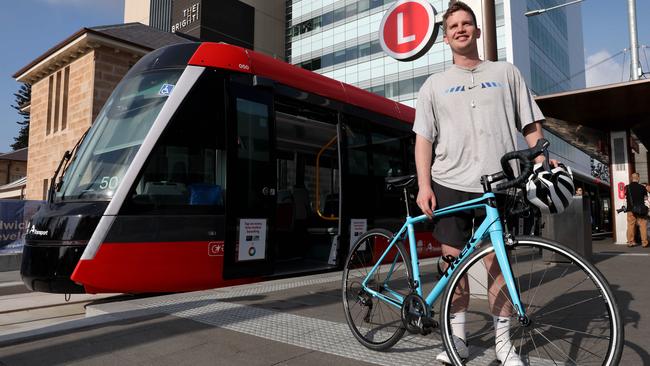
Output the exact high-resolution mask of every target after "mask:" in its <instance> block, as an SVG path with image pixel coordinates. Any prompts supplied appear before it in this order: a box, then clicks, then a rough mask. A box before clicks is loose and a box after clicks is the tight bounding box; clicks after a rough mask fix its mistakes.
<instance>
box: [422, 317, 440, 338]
mask: <svg viewBox="0 0 650 366" xmlns="http://www.w3.org/2000/svg"><path fill="white" fill-rule="evenodd" d="M436 328H438V322H437V321H435V320H434V319H431V318H425V319H422V328H421V329H420V334H422V335H427V334H430V333H431V332H433V330H434V329H436Z"/></svg>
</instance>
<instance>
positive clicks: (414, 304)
mask: <svg viewBox="0 0 650 366" xmlns="http://www.w3.org/2000/svg"><path fill="white" fill-rule="evenodd" d="M402 323H403V324H404V327H405V328H406V330H408V331H409V333H413V334H421V335H427V334H429V333H431V332H432V331H433V329H435V328H437V327H438V322H437V321H435V320H434V319H433V316H432V312H431V309H430V308H429V306H428V305H427V303H426V302H425V301H424V299H423V298H422V297H421V296H420V295H418V294H416V293H412V294H410V295H408V296H406V298H405V299H404V303H403V304H402Z"/></svg>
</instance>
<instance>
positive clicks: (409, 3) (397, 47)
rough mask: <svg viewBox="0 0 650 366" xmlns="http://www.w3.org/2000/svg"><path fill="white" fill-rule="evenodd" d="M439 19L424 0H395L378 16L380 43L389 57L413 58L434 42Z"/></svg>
mask: <svg viewBox="0 0 650 366" xmlns="http://www.w3.org/2000/svg"><path fill="white" fill-rule="evenodd" d="M441 23H442V17H441V16H439V15H438V14H437V12H436V9H435V8H434V7H433V5H431V4H429V2H428V1H427V0H397V1H396V2H395V3H394V4H393V5H392V6H391V7H390V8H389V9H388V10H387V11H386V14H384V18H383V19H382V20H381V25H380V26H379V43H380V44H381V48H382V49H383V50H384V52H386V54H388V55H389V56H390V57H392V58H394V59H396V60H398V61H413V60H415V59H418V58H419V57H421V56H422V55H424V54H426V53H427V51H429V49H430V48H431V46H433V43H434V42H435V40H436V37H437V36H438V28H439V27H438V25H439V24H441Z"/></svg>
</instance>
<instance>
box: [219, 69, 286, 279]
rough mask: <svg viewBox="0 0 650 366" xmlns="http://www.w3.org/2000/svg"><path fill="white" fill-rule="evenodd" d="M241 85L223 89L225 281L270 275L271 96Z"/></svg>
mask: <svg viewBox="0 0 650 366" xmlns="http://www.w3.org/2000/svg"><path fill="white" fill-rule="evenodd" d="M246 84H247V83H246V80H244V83H239V82H237V81H234V80H233V81H231V82H230V86H229V105H228V108H227V111H228V116H227V121H228V122H227V123H228V125H227V128H226V130H227V135H228V147H227V151H228V174H227V175H228V177H227V182H228V189H227V192H226V197H227V201H226V202H227V204H226V223H227V224H226V243H225V250H224V257H225V258H224V278H226V279H229V278H242V277H255V276H261V275H267V274H270V273H271V272H272V271H273V265H272V264H273V254H274V252H275V240H276V238H275V235H274V229H273V228H274V226H275V218H274V214H275V201H276V189H275V180H276V178H275V176H276V172H275V164H274V163H275V157H274V154H273V138H272V136H273V133H274V114H273V108H272V94H271V93H270V91H269V90H268V89H265V88H259V87H254V86H251V85H246Z"/></svg>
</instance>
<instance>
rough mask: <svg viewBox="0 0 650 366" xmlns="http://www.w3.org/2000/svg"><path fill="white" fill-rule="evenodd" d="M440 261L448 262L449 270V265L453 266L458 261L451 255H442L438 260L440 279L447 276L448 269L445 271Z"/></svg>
mask: <svg viewBox="0 0 650 366" xmlns="http://www.w3.org/2000/svg"><path fill="white" fill-rule="evenodd" d="M440 260H442V261H444V262H446V263H447V268H449V265H450V264H452V263H453V262H454V261H455V260H456V257H454V256H453V255H451V254H447V255H444V256H443V255H441V256H440V258H439V260H438V274H439V275H440V277H442V276H444V275H445V272H446V271H447V269H446V268H445V270H444V271H443V270H442V267H441V266H440Z"/></svg>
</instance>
